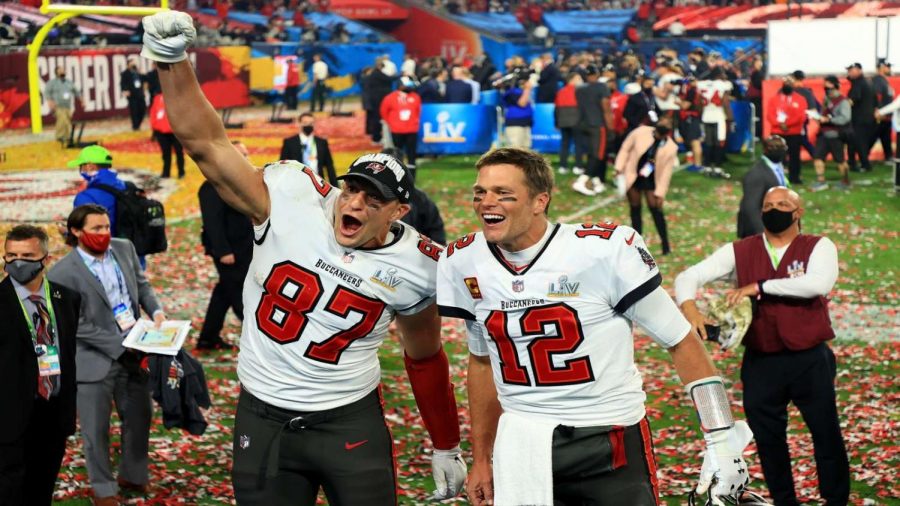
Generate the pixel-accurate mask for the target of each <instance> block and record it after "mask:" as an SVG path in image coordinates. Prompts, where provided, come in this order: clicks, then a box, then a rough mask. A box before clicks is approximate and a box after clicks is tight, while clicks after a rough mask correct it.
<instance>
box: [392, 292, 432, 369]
mask: <svg viewBox="0 0 900 506" xmlns="http://www.w3.org/2000/svg"><path fill="white" fill-rule="evenodd" d="M397 330H398V331H400V332H399V333H400V342H401V344H402V345H403V351H405V352H406V355H407V356H408V357H409V358H411V359H413V360H420V359H423V358H428V357H430V356H432V355H434V354H435V353H437V352H439V351H441V317H440V315H439V314H438V310H437V305H436V304H432V305H430V306H428V307H427V308H425V309H424V310H422V311H420V312H418V313H416V314H413V315H408V316H406V315H397Z"/></svg>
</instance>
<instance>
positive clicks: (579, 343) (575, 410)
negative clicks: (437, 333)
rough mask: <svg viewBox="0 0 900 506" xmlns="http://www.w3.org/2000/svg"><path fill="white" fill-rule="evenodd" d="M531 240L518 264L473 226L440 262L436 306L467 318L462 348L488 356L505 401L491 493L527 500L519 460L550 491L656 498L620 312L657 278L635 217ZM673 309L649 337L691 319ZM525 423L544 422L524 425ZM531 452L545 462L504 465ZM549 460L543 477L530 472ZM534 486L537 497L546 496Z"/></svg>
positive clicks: (590, 497) (597, 500) (621, 500)
mask: <svg viewBox="0 0 900 506" xmlns="http://www.w3.org/2000/svg"><path fill="white" fill-rule="evenodd" d="M531 248H540V249H539V250H538V251H536V252H535V251H527V250H528V249H530V248H526V250H523V252H519V254H523V253H526V252H527V254H528V256H529V257H530V258H529V259H528V260H527V261H528V263H527V264H519V263H513V262H511V261H509V260H508V257H507V256H505V255H506V254H505V252H503V251H502V250H501V249H500V248H498V247H497V246H496V245H494V244H491V243H488V242H487V241H486V240H485V238H484V235H483V234H482V233H475V234H470V235H467V236H465V237H463V238H461V239H459V240H457V241H456V242H453V243H451V244H449V245H448V246H447V249H446V250H445V253H444V254H443V256H442V257H441V260H440V262H439V266H438V307H439V308H440V311H441V314H442V315H444V316H453V317H457V318H463V319H465V320H466V327H467V330H468V334H469V352H470V353H471V354H472V355H475V356H480V357H485V356H487V357H489V359H490V363H491V371H492V374H493V383H494V386H495V387H496V391H497V397H498V400H499V402H500V405H501V406H502V408H503V414H502V415H501V418H500V421H499V424H498V427H497V432H496V437H495V440H494V442H493V443H494V446H493V473H494V475H493V478H494V479H493V483H494V489H493V490H494V494H495V495H494V498H495V500H496V501H497V504H501V503H503V504H506V503H510V504H512V503H515V504H519V502H518V501H521V500H529V499H528V498H526V497H523V496H522V495H521V494H518V492H517V491H518V490H520V489H521V484H520V483H519V482H518V478H517V477H516V476H515V475H516V474H519V473H520V472H529V473H534V474H533V475H531V476H529V477H528V480H531V481H533V482H538V483H544V484H545V485H549V486H550V487H551V488H552V489H553V496H552V502H554V503H563V504H569V503H571V504H582V503H585V501H587V502H590V503H591V504H634V505H650V504H658V496H659V491H658V484H657V479H656V467H655V466H656V464H655V459H654V457H653V449H652V446H651V435H650V427H649V424H648V422H647V420H646V418H645V410H644V400H645V398H646V396H645V394H644V391H643V388H642V381H641V375H640V373H639V372H638V370H637V368H636V367H635V364H634V357H633V350H634V342H633V339H632V323H631V320H630V319H629V318H628V316H629V315H630V313H631V311H632V306H634V305H635V304H636V303H637V302H639V301H640V300H641V299H643V298H644V297H646V296H648V295H649V294H651V292H656V291H657V290H658V288H659V286H660V281H661V277H660V273H659V269H658V268H657V266H656V262H655V261H654V260H653V257H652V256H650V254H649V253H648V252H647V246H646V245H645V244H644V241H643V239H642V238H641V237H640V236H639V235H638V234H637V232H636V231H635V230H634V229H632V228H630V227H625V226H617V225H614V224H611V223H601V224H597V225H560V224H558V225H548V228H547V231H546V232H545V233H544V237H543V238H542V240H541V241H539V242H538V243H537V244H535V245H533V246H531ZM532 254H533V255H534V256H533V257H532V256H531V255H532ZM513 256H514V255H513ZM679 316H680V315H679ZM681 320H682V321H683V324H684V328H682V329H672V330H674V332H669V333H665V334H664V335H665V336H668V337H659V336H655V337H654V339H656V340H657V341H658V342H660V344H662V345H664V346H665V347H666V348H668V347H671V346H674V345H675V344H677V343H678V342H679V341H680V340H681V339H682V338H683V336H685V335H686V334H687V333H688V331H689V329H690V326H689V324H688V323H687V322H686V321H684V319H683V318H681ZM676 336H677V337H676ZM666 340H670V341H669V342H665V341H666ZM470 364H471V362H470ZM470 368H471V365H470ZM470 388H471V386H470ZM472 416H473V418H474V417H475V416H476V414H475V413H473V415H472ZM479 416H481V415H479ZM516 420H518V422H517V421H516ZM525 420H527V421H525ZM522 424H524V425H522ZM534 424H538V425H541V426H544V427H546V429H542V430H540V431H538V432H533V431H534V428H533V425H534ZM512 427H515V428H512ZM551 433H552V439H548V438H550V434H551ZM523 434H527V435H524V436H523ZM550 446H552V450H551V449H550ZM523 448H526V449H527V450H525V453H523V451H522V449H523ZM542 449H543V450H542ZM545 451H546V452H547V453H544V452H545ZM551 452H552V458H551ZM538 455H542V456H541V457H538ZM536 459H541V460H540V462H543V463H542V464H537V465H535V466H534V467H529V468H528V470H527V471H518V472H517V471H513V474H514V475H512V476H511V475H510V469H511V468H515V467H517V466H518V465H519V463H520V462H522V461H532V462H534V461H536ZM551 460H552V462H551ZM551 468H552V477H551V478H547V475H546V472H540V473H538V472H536V471H538V470H544V469H547V470H549V469H551ZM541 490H543V491H546V490H547V488H546V486H545V487H544V488H542V489H541ZM540 496H541V497H543V500H542V501H541V502H538V503H539V504H545V503H546V502H544V501H546V500H550V498H548V497H547V496H545V495H542V494H541V495H540ZM557 501H558V502H557Z"/></svg>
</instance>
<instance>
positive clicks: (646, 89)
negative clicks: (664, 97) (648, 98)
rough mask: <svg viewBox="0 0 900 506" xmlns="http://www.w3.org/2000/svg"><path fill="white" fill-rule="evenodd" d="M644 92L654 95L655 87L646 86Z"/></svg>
mask: <svg viewBox="0 0 900 506" xmlns="http://www.w3.org/2000/svg"><path fill="white" fill-rule="evenodd" d="M644 93H646V94H647V95H652V94H653V88H644Z"/></svg>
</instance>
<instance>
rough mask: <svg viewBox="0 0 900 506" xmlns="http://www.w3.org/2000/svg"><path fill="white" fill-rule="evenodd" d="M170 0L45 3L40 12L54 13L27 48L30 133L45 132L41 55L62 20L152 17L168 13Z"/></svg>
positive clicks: (46, 0) (44, 0) (48, 0)
mask: <svg viewBox="0 0 900 506" xmlns="http://www.w3.org/2000/svg"><path fill="white" fill-rule="evenodd" d="M168 8H169V0H160V6H159V7H131V6H127V7H126V6H113V5H72V4H59V3H51V2H50V0H43V2H42V3H41V12H42V13H44V14H55V15H54V16H53V17H52V18H50V20H49V21H47V23H46V24H45V25H44V26H42V27H41V29H40V30H38V32H37V34H36V35H35V36H34V40H33V41H32V42H31V44H29V45H28V101H29V106H30V109H31V133H35V134H39V133H41V132H42V131H43V130H44V123H43V119H42V118H41V81H40V79H41V76H40V74H39V73H38V63H37V61H38V53H39V52H40V50H41V46H42V45H43V44H44V40H45V39H46V38H47V35H48V34H49V33H50V31H51V30H53V28H55V27H56V25H58V24H60V23H62V22H63V21H65V20H67V19H69V18H74V17H76V16H81V15H84V14H95V15H110V16H149V15H151V14H153V13H156V12H159V11H163V10H168Z"/></svg>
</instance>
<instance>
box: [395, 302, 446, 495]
mask: <svg viewBox="0 0 900 506" xmlns="http://www.w3.org/2000/svg"><path fill="white" fill-rule="evenodd" d="M397 329H398V330H399V331H400V339H401V341H402V343H403V349H404V351H405V352H406V356H405V357H404V365H405V366H406V373H407V374H408V375H409V382H410V385H412V390H413V395H414V396H415V398H416V406H418V408H419V413H420V414H421V415H422V422H423V423H424V425H425V429H426V430H428V434H429V435H430V436H431V442H432V443H433V444H434V447H435V449H438V450H451V449H454V448H456V447H458V446H459V440H460V437H459V414H458V411H457V409H456V397H455V395H454V390H453V384H452V383H451V382H450V363H449V361H448V359H447V355H446V353H444V350H443V348H442V347H441V330H440V329H441V317H440V315H438V311H437V305H436V304H431V305H430V306H428V307H427V308H425V309H424V310H422V311H420V312H418V313H416V314H414V315H409V316H402V315H401V316H398V317H397ZM460 485H461V481H460Z"/></svg>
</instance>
